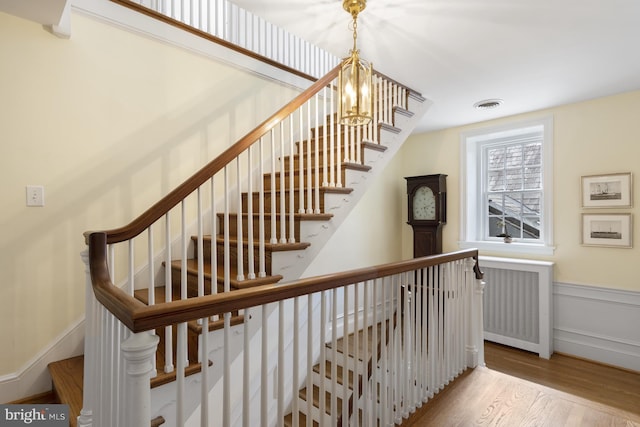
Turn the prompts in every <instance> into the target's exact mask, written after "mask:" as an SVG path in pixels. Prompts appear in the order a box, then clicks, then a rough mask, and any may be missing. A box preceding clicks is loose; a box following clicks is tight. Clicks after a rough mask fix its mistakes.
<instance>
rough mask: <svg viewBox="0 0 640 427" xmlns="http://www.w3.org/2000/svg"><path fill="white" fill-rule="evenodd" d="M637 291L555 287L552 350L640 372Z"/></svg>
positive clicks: (576, 286)
mask: <svg viewBox="0 0 640 427" xmlns="http://www.w3.org/2000/svg"><path fill="white" fill-rule="evenodd" d="M639 326H640V292H637V291H626V290H619V289H608V288H601V287H595V286H587V285H575V284H569V283H555V284H554V348H555V350H556V351H558V352H560V353H565V354H571V355H574V356H578V357H582V358H585V359H589V360H594V361H597V362H601V363H605V364H608V365H613V366H618V367H621V368H625V369H630V370H633V371H637V372H640V327H639Z"/></svg>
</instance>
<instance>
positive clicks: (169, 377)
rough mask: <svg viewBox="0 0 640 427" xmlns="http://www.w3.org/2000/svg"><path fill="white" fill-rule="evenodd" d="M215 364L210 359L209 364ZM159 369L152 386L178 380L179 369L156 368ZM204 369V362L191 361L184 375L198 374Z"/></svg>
mask: <svg viewBox="0 0 640 427" xmlns="http://www.w3.org/2000/svg"><path fill="white" fill-rule="evenodd" d="M211 365H213V362H211V361H209V366H211ZM156 369H157V370H158V372H157V374H156V376H155V377H152V378H151V382H150V383H151V388H155V387H159V386H161V385H164V384H168V383H170V382H173V381H175V380H176V376H177V373H178V371H177V370H176V369H174V370H173V371H172V372H162V370H161V367H157V368H156ZM201 371H202V364H201V363H197V362H191V361H190V362H189V366H187V367H186V368H185V369H184V376H185V377H188V376H190V375H193V374H197V373H199V372H201Z"/></svg>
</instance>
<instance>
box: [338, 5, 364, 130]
mask: <svg viewBox="0 0 640 427" xmlns="http://www.w3.org/2000/svg"><path fill="white" fill-rule="evenodd" d="M366 6H367V0H344V1H343V2H342V7H343V8H344V10H346V11H347V12H349V14H350V15H351V17H352V18H353V49H352V50H351V52H350V53H351V56H350V57H348V58H345V59H343V61H342V64H341V66H340V73H339V75H338V117H339V120H340V123H342V124H344V125H347V126H358V125H366V124H368V123H369V122H370V121H371V119H372V116H373V113H372V112H373V84H372V75H373V67H372V66H371V64H370V63H368V62H367V61H365V60H362V59H360V53H359V51H358V49H357V46H356V41H357V38H358V13H360V12H362V11H363V10H364V8H365V7H366Z"/></svg>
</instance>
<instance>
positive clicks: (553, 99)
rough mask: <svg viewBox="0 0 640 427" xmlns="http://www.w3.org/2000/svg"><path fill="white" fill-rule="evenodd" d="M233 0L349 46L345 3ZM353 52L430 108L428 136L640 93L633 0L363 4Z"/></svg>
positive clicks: (639, 33) (305, 33) (336, 47)
mask: <svg viewBox="0 0 640 427" xmlns="http://www.w3.org/2000/svg"><path fill="white" fill-rule="evenodd" d="M232 1H233V2H234V3H236V4H238V5H239V6H241V7H243V8H245V9H247V10H249V11H251V12H253V13H255V14H256V15H258V16H261V17H263V18H264V19H266V20H267V21H270V22H272V23H273V24H276V25H278V26H280V27H282V28H284V29H286V30H287V31H289V32H291V33H293V34H295V35H298V36H300V37H302V38H303V39H305V40H308V41H310V42H312V43H314V44H316V45H317V46H319V47H321V48H324V49H326V50H327V51H329V52H331V53H333V54H335V55H337V56H339V57H345V56H347V55H348V51H349V49H350V48H351V46H352V43H353V39H352V32H351V29H350V23H351V18H350V16H349V15H348V14H347V12H345V11H344V10H343V9H342V0H316V1H313V2H312V1H310V0H232ZM358 48H359V49H360V53H361V57H362V58H364V59H367V60H369V61H370V62H372V63H373V66H374V69H377V70H379V71H380V72H382V73H383V74H386V75H388V76H389V77H391V78H393V79H395V80H397V81H399V82H402V83H404V84H406V85H408V86H409V87H411V88H413V89H415V90H416V91H418V92H420V93H421V94H422V95H423V96H425V97H426V98H428V99H429V100H431V101H432V102H433V106H432V107H431V109H430V110H429V112H428V113H427V114H426V116H425V118H424V119H423V120H422V122H421V124H420V125H419V127H418V129H417V130H418V131H430V130H435V129H442V128H448V127H452V126H457V125H462V124H468V123H474V122H479V121H484V120H487V119H492V118H497V117H504V116H510V115H513V114H518V113H523V112H528V111H535V110H539V109H544V108H547V107H551V106H556V105H561V104H567V103H572V102H577V101H583V100H586V99H591V98H597V97H601V96H606V95H611V94H615V93H620V92H625V91H630V90H636V89H640V1H639V0H560V1H558V0H394V1H389V0H369V1H368V2H367V7H366V9H365V10H364V11H363V12H362V13H361V14H360V16H359V17H358ZM490 98H500V99H502V100H503V101H504V102H503V104H502V106H500V107H498V108H495V109H490V110H478V109H475V108H473V104H474V103H476V102H477V101H480V100H483V99H490Z"/></svg>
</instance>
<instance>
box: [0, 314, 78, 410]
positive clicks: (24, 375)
mask: <svg viewBox="0 0 640 427" xmlns="http://www.w3.org/2000/svg"><path fill="white" fill-rule="evenodd" d="M83 353H84V318H82V319H80V320H78V321H76V322H74V323H73V324H72V325H71V326H69V328H67V329H66V330H65V331H64V332H63V333H62V334H60V335H59V336H57V337H56V338H55V339H54V340H52V341H51V344H50V345H49V346H48V347H47V348H45V349H43V350H42V351H40V353H38V354H37V355H36V356H35V357H33V358H32V359H31V360H29V361H28V362H27V363H25V364H24V365H23V366H22V368H20V369H19V370H18V371H17V372H14V373H11V374H7V375H3V376H1V377H0V402H1V403H6V402H12V401H14V400H18V399H23V398H25V397H29V396H33V395H36V394H40V393H44V392H47V391H50V390H51V376H50V375H49V370H48V369H47V366H48V365H49V363H51V362H55V361H58V360H63V359H67V358H69V357H74V356H79V355H81V354H83Z"/></svg>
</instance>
